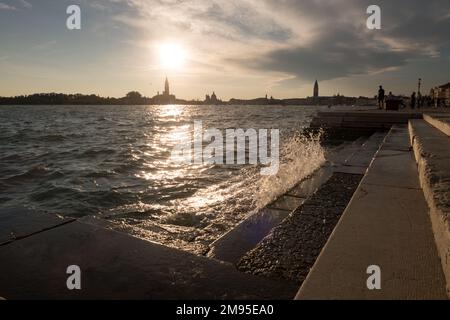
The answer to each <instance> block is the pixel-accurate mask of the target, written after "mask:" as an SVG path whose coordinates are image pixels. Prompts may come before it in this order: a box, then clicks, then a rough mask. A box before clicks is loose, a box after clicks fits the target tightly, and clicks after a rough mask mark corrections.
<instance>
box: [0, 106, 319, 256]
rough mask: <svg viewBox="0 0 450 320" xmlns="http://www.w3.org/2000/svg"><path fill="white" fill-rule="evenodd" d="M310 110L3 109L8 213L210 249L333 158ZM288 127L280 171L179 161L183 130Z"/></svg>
mask: <svg viewBox="0 0 450 320" xmlns="http://www.w3.org/2000/svg"><path fill="white" fill-rule="evenodd" d="M317 110H320V108H318V107H306V106H178V105H177V106H0V207H27V208H31V209H33V210H36V211H40V212H48V213H51V214H60V215H62V216H70V217H85V216H90V217H97V218H100V219H106V221H108V223H109V224H110V225H111V226H112V227H113V228H115V229H117V230H120V231H124V232H127V233H130V234H133V235H135V236H138V237H141V238H144V239H147V240H151V241H156V242H159V243H163V244H165V245H169V246H173V247H177V248H180V249H183V250H188V251H191V252H195V253H198V254H202V253H204V252H206V251H207V246H208V244H209V243H211V242H212V241H214V240H215V239H217V238H218V237H219V236H220V235H222V234H224V233H225V232H226V231H228V230H229V229H231V228H232V227H233V226H234V225H236V224H237V223H239V222H240V221H242V219H244V218H245V217H246V216H247V215H249V214H251V213H252V212H254V211H255V210H258V208H261V207H263V206H264V205H266V204H267V203H269V202H270V201H271V200H272V199H274V198H275V197H276V196H278V195H280V194H282V193H283V192H285V191H287V189H289V188H290V187H292V186H293V185H294V184H295V183H297V182H298V181H300V180H301V179H302V178H304V177H306V176H308V175H309V174H310V173H312V172H313V171H314V170H315V169H316V168H318V167H319V166H320V165H321V164H322V163H323V162H324V161H325V159H324V150H323V148H322V147H321V146H320V143H319V141H318V139H317V138H311V137H304V136H302V135H301V130H302V128H303V127H305V126H307V125H308V124H309V122H310V120H311V118H312V116H313V115H314V114H315V112H317ZM195 120H201V121H203V126H204V129H207V128H218V129H220V130H225V129H227V128H232V129H235V128H242V129H249V128H253V129H256V130H258V129H271V128H274V129H280V142H281V146H280V148H281V149H280V153H281V159H280V170H279V172H278V174H277V175H276V176H262V175H261V174H260V167H258V166H252V165H245V166H237V165H234V166H230V165H214V164H203V165H187V164H184V165H180V164H175V163H172V162H171V159H170V155H171V151H172V149H173V147H174V146H175V144H176V143H177V142H179V140H180V130H181V129H183V130H188V131H189V130H193V123H194V121H195Z"/></svg>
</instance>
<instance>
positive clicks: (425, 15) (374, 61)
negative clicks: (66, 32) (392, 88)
mask: <svg viewBox="0 0 450 320" xmlns="http://www.w3.org/2000/svg"><path fill="white" fill-rule="evenodd" d="M371 4H372V1H371V0H228V1H222V0H220V1H219V0H210V1H204V0H103V1H100V0H96V1H92V5H93V6H95V7H97V8H103V9H104V8H108V10H111V11H113V12H112V19H111V21H114V22H115V23H120V24H122V25H126V26H128V27H130V28H134V29H138V30H139V31H140V32H138V33H136V37H142V35H145V36H146V37H147V38H148V39H151V40H150V41H155V42H157V41H163V39H165V38H175V39H181V40H182V41H185V42H186V43H189V44H191V46H192V47H193V49H192V50H193V51H195V54H194V55H193V56H194V57H195V59H196V60H197V61H196V62H197V63H200V62H201V63H202V64H203V65H208V66H211V69H217V70H221V72H222V70H223V69H224V68H225V69H228V70H233V71H236V70H237V71H239V70H240V71H243V70H246V71H245V72H253V73H261V74H276V75H277V77H278V78H279V79H292V78H294V79H299V80H307V81H310V80H313V79H316V78H317V79H319V80H331V79H336V78H342V77H349V76H352V75H370V74H376V73H382V72H384V71H386V70H390V71H391V70H395V69H399V68H402V67H403V66H406V65H408V64H409V63H411V62H412V61H414V60H416V59H432V58H435V57H440V56H442V55H448V50H444V49H445V48H446V47H447V48H448V47H449V46H450V37H448V30H449V29H450V1H448V0H429V1H423V0H396V1H388V0H379V1H378V5H379V6H380V7H381V9H382V29H381V30H368V29H367V28H366V19H367V17H368V15H367V13H366V9H367V7H368V6H369V5H371ZM130 40H132V39H130ZM140 41H142V38H139V39H136V42H140ZM229 62H232V64H230V63H229Z"/></svg>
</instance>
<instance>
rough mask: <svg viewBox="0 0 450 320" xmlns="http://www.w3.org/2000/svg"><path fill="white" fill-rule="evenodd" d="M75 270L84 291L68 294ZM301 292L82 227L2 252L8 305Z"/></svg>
mask: <svg viewBox="0 0 450 320" xmlns="http://www.w3.org/2000/svg"><path fill="white" fill-rule="evenodd" d="M16 213H17V216H19V215H20V210H16ZM26 217H30V214H28V213H27V214H26ZM40 218H42V216H41V215H39V218H35V219H34V221H37V220H38V219H40ZM45 219H47V218H44V220H43V222H42V223H43V224H46V220H45ZM48 219H49V220H51V217H49V218H48ZM21 220H22V218H19V220H17V221H19V223H20V221H21ZM49 225H50V226H53V223H50V224H49ZM12 228H13V229H14V228H15V227H14V226H13V227H12ZM70 265H77V266H79V267H80V268H81V290H68V289H67V286H66V281H67V278H68V277H69V275H68V274H66V270H67V267H68V266H70ZM296 290H297V288H296V286H295V284H292V283H290V282H287V281H279V280H277V281H274V280H269V279H265V278H261V277H256V276H252V275H248V274H244V273H241V272H239V271H238V270H236V269H235V267H234V266H233V265H231V264H229V263H224V262H220V261H217V260H213V259H208V258H205V257H199V256H196V255H193V254H190V253H188V252H183V251H180V250H176V249H172V248H168V247H165V246H162V245H159V244H155V243H152V242H148V241H144V240H140V239H137V238H134V237H132V236H129V235H126V234H123V233H119V232H115V231H112V230H108V229H105V228H103V227H100V226H95V225H92V224H87V223H82V222H79V221H72V222H70V223H66V224H64V225H59V226H56V227H53V228H51V229H46V230H44V231H41V232H39V233H34V234H33V235H30V236H28V237H26V238H22V239H20V240H16V241H12V242H9V243H7V244H4V245H0V296H2V297H4V298H6V299H8V300H11V299H13V300H14V299H184V300H192V299H208V300H209V299H292V298H293V296H294V295H295V292H296Z"/></svg>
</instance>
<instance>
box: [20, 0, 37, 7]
mask: <svg viewBox="0 0 450 320" xmlns="http://www.w3.org/2000/svg"><path fill="white" fill-rule="evenodd" d="M18 1H19V3H20V5H21V6H22V7H24V8H25V9H32V8H33V5H32V4H31V3H29V2H28V1H26V0H18Z"/></svg>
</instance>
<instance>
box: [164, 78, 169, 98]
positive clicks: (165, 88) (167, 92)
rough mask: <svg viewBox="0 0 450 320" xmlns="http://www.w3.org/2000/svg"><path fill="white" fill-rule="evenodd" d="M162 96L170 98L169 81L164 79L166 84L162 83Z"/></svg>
mask: <svg viewBox="0 0 450 320" xmlns="http://www.w3.org/2000/svg"><path fill="white" fill-rule="evenodd" d="M164 95H165V96H170V88H169V79H167V77H166V82H165V83H164Z"/></svg>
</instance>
